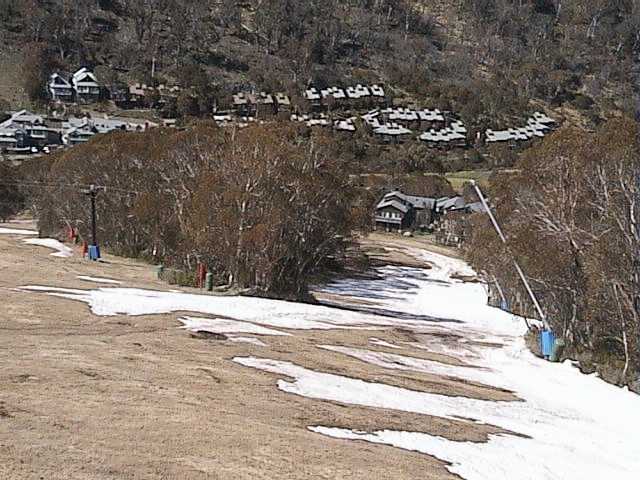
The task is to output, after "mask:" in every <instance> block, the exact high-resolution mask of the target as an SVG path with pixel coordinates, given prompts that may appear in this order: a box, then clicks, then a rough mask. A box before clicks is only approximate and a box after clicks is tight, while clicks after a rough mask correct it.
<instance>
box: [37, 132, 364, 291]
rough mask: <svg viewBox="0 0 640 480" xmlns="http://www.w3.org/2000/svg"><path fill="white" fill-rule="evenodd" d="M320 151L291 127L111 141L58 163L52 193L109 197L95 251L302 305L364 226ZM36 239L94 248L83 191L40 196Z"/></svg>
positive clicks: (339, 169)
mask: <svg viewBox="0 0 640 480" xmlns="http://www.w3.org/2000/svg"><path fill="white" fill-rule="evenodd" d="M323 143H324V141H323V139H322V138H317V137H314V136H310V134H309V132H307V131H304V130H300V129H298V128H294V127H292V126H288V125H285V126H282V125H281V126H276V125H269V126H264V127H263V126H256V127H251V128H247V129H242V130H232V129H225V130H222V129H219V128H217V127H215V126H211V125H207V124H201V125H197V126H194V127H192V128H190V129H188V130H187V131H184V132H176V131H169V130H155V131H151V132H147V133H144V134H127V133H121V132H118V133H113V134H109V135H106V136H104V137H101V138H98V139H95V140H94V141H92V142H90V143H89V144H87V145H84V146H82V147H76V148H74V149H72V150H69V151H66V152H64V153H62V154H61V155H59V156H58V157H56V158H54V159H53V160H52V161H51V165H50V168H49V169H48V172H47V173H46V174H45V176H44V178H45V179H46V181H47V183H59V184H64V185H73V184H84V185H86V184H91V183H94V184H97V185H105V186H106V189H105V191H104V192H102V193H100V194H99V195H98V208H99V216H98V220H99V221H98V237H99V242H100V243H102V244H103V245H105V246H107V247H109V248H111V249H112V250H113V251H117V252H120V253H123V254H126V255H131V256H144V257H152V258H155V259H156V260H157V261H162V262H165V263H166V264H169V265H173V266H175V267H178V268H184V269H186V270H191V269H194V268H195V265H196V263H197V262H204V263H206V264H207V265H208V267H209V269H210V271H212V272H213V273H214V274H215V275H216V278H217V279H218V281H219V283H223V282H228V283H229V284H232V285H235V286H238V287H249V288H254V289H255V291H256V292H258V293H259V292H263V293H286V294H293V295H296V296H302V295H304V294H305V289H306V280H307V278H308V276H309V275H310V274H311V273H312V272H314V271H315V270H316V269H317V268H319V267H321V266H322V265H323V263H324V262H327V261H331V260H334V259H335V258H336V257H339V256H340V255H342V254H343V252H344V249H345V248H346V246H347V245H348V242H349V237H350V234H351V231H352V228H354V226H355V222H356V221H357V218H356V214H355V213H354V212H353V211H352V210H351V205H352V204H353V203H354V202H353V201H352V194H351V190H350V188H348V184H347V182H348V176H347V175H345V174H344V172H345V169H344V166H343V165H341V164H340V163H339V161H337V160H335V157H333V156H331V157H330V156H327V155H326V154H325V153H324V148H323V146H322V145H323ZM40 191H41V192H43V193H41V194H40V195H39V196H38V197H37V199H36V202H35V207H36V210H37V213H38V216H39V218H40V219H41V228H43V229H44V230H46V231H48V232H49V233H51V232H56V231H58V230H59V229H60V228H62V227H64V226H65V225H71V226H76V227H78V228H79V229H80V232H81V233H82V234H83V235H84V236H85V238H87V236H88V224H87V219H88V218H89V217H88V210H87V207H88V201H87V199H86V198H83V195H82V194H81V193H79V192H78V189H70V188H69V187H60V188H56V189H45V190H44V191H43V190H40Z"/></svg>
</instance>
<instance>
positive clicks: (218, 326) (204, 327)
mask: <svg viewBox="0 0 640 480" xmlns="http://www.w3.org/2000/svg"><path fill="white" fill-rule="evenodd" d="M179 320H180V322H182V324H183V327H182V328H184V329H186V330H189V331H191V332H202V331H204V332H209V333H221V334H226V333H253V334H256V335H289V334H288V333H285V332H281V331H279V330H273V329H271V328H266V327H261V326H260V325H254V324H252V323H247V322H241V321H238V320H229V319H223V318H202V317H181V318H180V319H179Z"/></svg>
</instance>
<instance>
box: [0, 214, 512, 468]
mask: <svg viewBox="0 0 640 480" xmlns="http://www.w3.org/2000/svg"><path fill="white" fill-rule="evenodd" d="M5 226H6V225H5ZM11 226H12V227H13V228H22V227H24V225H11ZM377 241H380V239H378V240H377ZM50 253H51V250H48V249H46V248H43V247H36V246H30V245H25V244H23V243H22V242H21V241H19V240H18V238H17V237H14V236H10V235H0V295H1V298H2V306H3V308H2V311H1V312H0V365H1V366H2V368H1V369H0V478H1V479H41V478H42V479H47V480H49V479H60V480H62V479H65V480H66V479H78V480H80V479H82V480H88V479H92V480H93V479H96V480H97V479H100V480H103V479H118V480H122V479H218V478H219V479H227V478H229V479H245V478H246V479H256V478H264V479H273V478H278V479H281V478H282V479H301V478H305V479H308V478H319V479H320V478H326V479H334V478H350V479H351V478H353V479H383V478H390V479H391V478H393V479H405V478H406V479H409V478H411V479H414V478H421V479H447V478H455V477H454V476H452V475H451V474H450V473H449V472H447V470H446V469H445V467H444V465H443V463H442V462H440V461H438V460H436V459H434V458H431V457H429V456H426V455H421V454H418V453H412V452H408V451H403V450H399V449H396V448H392V447H387V446H376V445H371V444H367V443H363V442H353V441H346V440H336V439H331V438H327V437H323V436H321V435H318V434H316V433H312V432H309V431H308V430H307V427H308V426H309V425H318V424H320V425H331V426H342V425H344V426H347V425H348V426H349V428H358V429H361V430H371V429H374V428H375V429H385V428H395V429H400V430H401V429H403V428H407V426H410V427H411V430H414V431H424V432H428V433H431V434H436V435H441V436H444V437H447V438H450V439H460V440H465V439H466V440H473V441H481V440H483V439H485V438H486V434H487V433H489V432H493V431H496V429H494V428H492V427H488V426H482V425H470V424H469V423H463V422H457V421H449V420H445V419H442V418H434V417H429V416H425V415H418V414H410V413H405V412H399V411H391V410H385V409H377V408H362V407H357V406H351V405H344V404H337V403H332V402H326V401H317V400H311V399H307V398H303V397H298V396H294V395H290V394H287V393H284V392H281V391H280V390H278V389H277V388H276V379H277V378H279V377H278V376H277V375H272V374H268V373H263V372H258V371H256V370H253V369H248V368H245V367H243V366H240V365H237V364H235V363H233V362H231V361H230V358H232V357H234V356H238V355H240V356H244V355H255V356H258V357H268V358H273V359H281V360H288V361H292V362H295V363H297V364H300V365H303V366H305V367H309V368H312V369H315V370H319V371H323V372H330V373H337V374H341V375H345V376H350V377H357V378H361V379H364V380H368V381H376V382H380V383H388V384H390V385H398V386H403V387H405V388H409V389H412V390H418V391H426V392H438V393H445V394H454V395H463V396H469V397H474V398H486V399H507V398H509V397H510V394H508V393H505V392H501V391H498V390H494V389H490V388H487V387H479V386H476V385H472V384H469V383H462V382H455V381H452V380H449V379H446V378H441V377H437V376H434V375H428V374H420V373H414V372H406V371H391V370H386V369H383V368H378V367H375V366H373V365H370V364H366V363H364V362H361V361H359V360H356V359H351V358H349V357H346V356H344V355H341V354H338V353H332V352H328V351H323V350H320V349H318V348H317V347H316V345H318V344H334V345H348V346H366V347H367V348H371V349H376V350H379V351H386V349H385V347H373V346H372V345H371V344H369V343H368V339H369V338H370V337H372V336H375V337H378V338H380V339H383V340H387V341H391V342H394V341H395V342H399V341H411V340H413V336H412V335H411V333H410V332H406V331H397V330H395V331H394V330H386V331H375V332H371V331H367V330H330V331H301V330H296V331H291V333H292V334H293V335H292V336H290V337H285V336H281V337H263V338H262V340H263V341H264V342H265V343H267V344H268V346H267V347H260V346H256V345H251V344H244V343H231V342H228V341H221V340H208V339H200V338H194V337H192V336H191V335H190V334H189V333H188V332H186V331H184V330H180V329H178V328H177V327H178V326H179V322H178V321H177V317H178V316H179V315H178V314H170V315H152V316H137V317H128V316H113V317H99V316H95V315H93V314H91V312H90V311H89V309H88V308H87V306H86V305H85V304H83V303H79V302H73V301H70V300H67V299H62V298H54V297H51V296H46V295H38V294H33V293H26V292H21V291H16V290H15V288H16V287H18V286H21V285H30V284H31V285H50V286H59V287H69V288H95V287H96V285H95V284H91V283H87V282H85V281H81V280H78V279H77V278H76V277H77V276H78V275H92V276H98V277H109V278H114V279H118V280H120V281H122V282H123V286H127V287H129V286H131V287H139V288H148V289H159V290H167V289H169V288H170V287H168V286H167V285H166V284H163V283H161V282H159V281H157V280H156V279H155V278H154V270H153V268H152V267H151V266H148V265H144V264H140V263H136V262H134V261H131V260H126V259H121V258H114V257H108V256H107V258H106V260H107V262H108V263H105V264H100V265H97V264H95V263H90V262H87V261H85V260H82V259H80V258H79V256H78V255H77V254H76V255H75V256H74V257H72V258H55V257H52V256H50V255H49V254H50ZM403 355H413V356H416V357H421V358H434V356H436V357H437V355H436V354H430V353H429V352H427V351H425V350H420V349H415V348H413V349H411V348H407V349H406V350H404V351H403ZM437 359H439V360H441V361H449V362H451V363H454V364H455V363H458V362H459V361H460V360H458V359H455V358H452V357H449V358H446V357H445V358H443V356H442V355H440V356H439V357H438V358H437Z"/></svg>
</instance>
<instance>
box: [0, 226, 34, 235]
mask: <svg viewBox="0 0 640 480" xmlns="http://www.w3.org/2000/svg"><path fill="white" fill-rule="evenodd" d="M0 234H5V235H38V232H36V231H35V230H21V229H18V228H5V227H0Z"/></svg>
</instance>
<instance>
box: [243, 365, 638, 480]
mask: <svg viewBox="0 0 640 480" xmlns="http://www.w3.org/2000/svg"><path fill="white" fill-rule="evenodd" d="M233 361H235V362H236V363H239V364H241V365H245V366H248V367H252V368H256V369H259V370H263V371H267V372H271V373H276V374H280V375H283V376H285V377H288V378H292V379H293V381H287V380H284V379H280V380H278V382H277V385H278V388H279V389H280V390H282V391H284V392H288V393H292V394H296V395H301V396H305V397H309V398H314V399H318V400H329V401H334V402H340V403H345V404H352V405H361V406H367V407H377V408H386V409H393V410H401V411H407V412H414V413H420V414H425V415H433V416H438V417H442V418H448V419H455V420H460V418H461V417H463V418H468V419H470V420H472V421H475V422H479V423H485V424H489V425H495V426H497V427H501V428H503V429H505V430H507V431H510V432H514V433H516V434H520V435H525V436H528V437H531V438H526V437H523V436H517V435H511V434H503V435H491V436H490V437H489V441H488V442H485V443H473V442H455V441H450V440H447V439H444V438H441V437H436V436H432V435H428V434H424V433H417V432H398V431H381V432H375V433H373V434H365V433H362V432H352V431H350V430H344V429H333V428H327V427H314V431H316V432H318V433H323V434H325V435H330V436H333V437H337V438H347V439H354V440H366V441H370V442H373V443H384V444H387V445H393V446H396V447H398V448H404V449H407V450H414V451H418V452H422V453H425V454H429V455H433V456H435V457H437V458H439V459H441V460H444V461H446V462H450V463H451V465H450V466H449V467H448V468H449V470H450V471H451V472H452V473H456V474H459V475H461V476H462V477H463V478H465V479H467V480H489V479H490V480H502V479H504V480H508V479H509V480H510V479H513V478H518V479H525V480H528V479H531V480H533V479H536V480H539V479H549V480H552V479H553V480H555V479H559V478H561V479H565V478H566V479H569V478H576V479H577V478H616V479H635V478H637V472H638V471H640V444H638V442H633V441H630V439H632V438H636V436H637V432H638V428H639V427H640V423H639V418H638V415H639V413H638V412H639V410H638V407H639V406H640V401H639V399H638V398H637V397H636V396H634V395H633V394H630V393H628V392H624V391H623V390H621V389H615V388H614V387H611V386H610V385H606V384H604V383H603V382H599V381H598V380H596V379H593V378H591V377H586V376H583V375H581V374H580V373H579V372H578V371H577V370H575V369H574V368H572V367H568V368H567V367H566V366H563V365H555V366H556V367H558V370H559V371H560V372H562V373H560V375H559V376H560V377H561V378H559V379H558V380H556V381H550V379H549V377H548V375H540V376H539V377H537V378H535V377H534V378H528V379H527V378H525V379H523V382H526V381H529V382H531V383H532V384H534V385H535V388H536V389H539V390H540V391H539V393H538V398H534V399H531V400H529V401H527V402H520V401H515V402H505V401H499V402H492V401H486V400H476V399H471V398H464V397H449V396H444V395H438V394H432V393H426V392H416V391H413V390H407V389H403V388H399V387H394V386H391V385H385V384H380V383H371V382H365V381H363V380H359V379H355V378H349V377H343V376H339V375H334V374H328V373H321V372H316V371H313V370H309V369H306V368H304V367H301V366H298V365H295V364H292V363H290V362H282V361H277V360H270V359H259V358H255V357H236V358H234V359H233ZM520 373H521V374H524V373H527V372H526V371H521V372H520ZM537 373H538V374H540V373H543V372H537ZM545 373H546V372H545ZM529 374H531V372H529ZM534 374H535V372H534ZM562 382H567V383H568V385H569V387H568V389H569V390H573V394H572V395H571V396H569V397H568V398H567V397H562V395H563V394H565V393H566V392H565V391H562V390H560V391H557V390H556V389H555V387H556V385H559V384H561V383H562ZM584 382H586V384H584ZM585 385H588V386H589V388H588V390H587V391H586V392H585V391H584V386H585ZM558 396H560V398H558ZM605 397H606V398H605Z"/></svg>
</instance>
